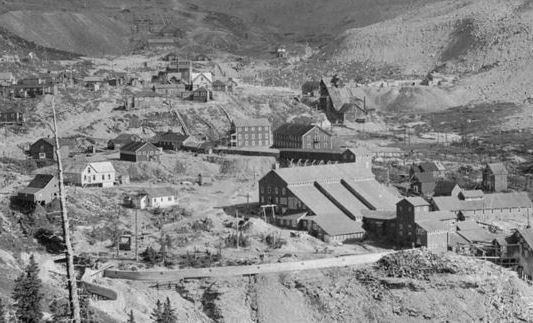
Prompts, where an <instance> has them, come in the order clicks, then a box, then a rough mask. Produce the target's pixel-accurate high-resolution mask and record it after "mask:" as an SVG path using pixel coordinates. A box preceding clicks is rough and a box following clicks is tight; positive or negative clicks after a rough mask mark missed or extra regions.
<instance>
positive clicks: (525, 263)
mask: <svg viewBox="0 0 533 323" xmlns="http://www.w3.org/2000/svg"><path fill="white" fill-rule="evenodd" d="M509 240H510V242H511V243H513V244H516V245H518V248H515V249H514V250H513V251H512V254H510V256H512V257H514V258H517V259H518V263H519V265H518V268H517V271H518V273H519V274H520V275H523V276H525V277H528V278H529V279H533V229H532V228H526V229H520V230H517V231H516V232H515V233H514V234H513V235H512V236H511V237H510V238H509Z"/></svg>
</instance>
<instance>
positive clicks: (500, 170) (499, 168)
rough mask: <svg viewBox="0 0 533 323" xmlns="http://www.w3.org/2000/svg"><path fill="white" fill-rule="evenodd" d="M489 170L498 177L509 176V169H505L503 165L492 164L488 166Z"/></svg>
mask: <svg viewBox="0 0 533 323" xmlns="http://www.w3.org/2000/svg"><path fill="white" fill-rule="evenodd" d="M487 168H488V169H489V170H490V171H491V172H492V173H493V174H497V175H507V174H508V172H507V168H505V165H504V164H503V163H490V164H487Z"/></svg>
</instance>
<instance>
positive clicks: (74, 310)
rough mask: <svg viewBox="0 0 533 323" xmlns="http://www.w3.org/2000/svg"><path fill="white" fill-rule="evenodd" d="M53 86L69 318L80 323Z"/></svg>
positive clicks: (53, 112) (56, 153)
mask: <svg viewBox="0 0 533 323" xmlns="http://www.w3.org/2000/svg"><path fill="white" fill-rule="evenodd" d="M55 90H56V89H55V87H54V89H53V94H52V115H53V126H54V139H55V146H56V147H55V155H56V161H57V170H58V177H59V206H60V209H61V220H62V224H63V239H64V240H65V248H66V258H67V283H68V289H69V301H70V310H71V313H70V314H71V318H72V321H73V322H74V323H81V316H80V303H79V299H78V286H77V283H76V272H75V271H74V250H73V249H72V243H71V242H70V228H69V219H68V214H67V206H66V203H67V198H66V192H65V184H64V183H63V164H62V162H61V152H60V151H59V138H58V135H57V119H56V108H55V94H56V93H55V92H56V91H55Z"/></svg>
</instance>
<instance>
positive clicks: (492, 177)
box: [482, 163, 509, 192]
mask: <svg viewBox="0 0 533 323" xmlns="http://www.w3.org/2000/svg"><path fill="white" fill-rule="evenodd" d="M508 175H509V172H508V171H507V168H506V167H505V165H504V164H503V163H491V164H487V165H486V166H485V168H484V169H483V175H482V176H483V182H482V186H483V189H484V190H485V191H487V192H503V191H506V190H507V176H508Z"/></svg>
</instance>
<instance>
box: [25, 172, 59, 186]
mask: <svg viewBox="0 0 533 323" xmlns="http://www.w3.org/2000/svg"><path fill="white" fill-rule="evenodd" d="M53 178H54V175H49V174H37V175H35V177H34V178H33V180H32V181H31V182H30V184H28V187H33V188H45V187H46V185H48V183H50V181H51V180H52V179H53Z"/></svg>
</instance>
